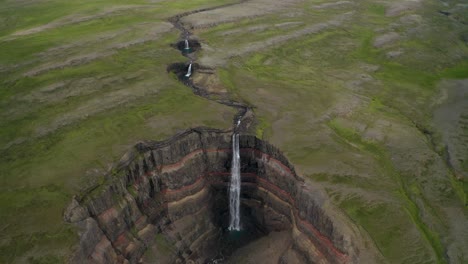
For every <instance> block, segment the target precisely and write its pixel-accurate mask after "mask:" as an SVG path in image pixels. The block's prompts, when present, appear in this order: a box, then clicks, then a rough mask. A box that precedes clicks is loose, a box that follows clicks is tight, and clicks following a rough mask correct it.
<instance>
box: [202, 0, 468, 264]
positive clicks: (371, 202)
mask: <svg viewBox="0 0 468 264" xmlns="http://www.w3.org/2000/svg"><path fill="white" fill-rule="evenodd" d="M355 5H358V6H355V7H354V10H355V11H356V14H355V15H354V16H353V18H352V19H351V20H350V21H349V22H348V23H346V25H344V26H341V27H340V28H339V29H330V30H325V31H323V32H319V33H317V34H310V35H307V36H304V37H300V38H297V39H295V40H293V41H289V42H288V43H287V44H284V45H279V46H276V47H273V48H270V49H266V50H264V51H261V52H256V53H252V54H245V55H243V56H240V57H235V58H232V59H231V60H230V62H229V63H228V64H227V65H226V66H224V68H223V69H222V70H220V71H221V75H220V76H221V77H222V79H223V81H224V83H225V84H226V86H227V87H229V88H230V89H231V91H232V93H233V94H235V95H236V96H237V98H242V99H245V100H246V101H248V102H249V103H251V104H253V105H255V106H256V107H257V108H256V109H255V112H256V115H257V118H258V120H259V122H258V126H257V128H256V131H254V133H256V134H257V136H261V137H263V138H265V139H268V140H270V141H272V143H274V144H276V145H277V146H279V147H280V149H282V150H283V151H285V152H286V154H287V156H288V157H289V158H290V159H291V161H292V162H293V164H295V166H296V168H297V169H298V171H299V172H300V173H302V174H303V175H307V176H309V178H310V179H311V180H312V181H315V182H317V183H320V184H322V185H323V186H325V188H326V190H327V191H328V193H329V195H330V196H331V198H332V199H333V201H334V203H335V204H336V205H338V206H339V207H341V208H342V209H343V210H344V211H345V212H346V213H347V214H348V216H349V217H350V218H351V219H353V221H355V222H357V223H358V224H360V225H361V226H362V227H363V228H364V229H365V230H366V231H367V232H368V233H369V234H370V236H371V237H372V238H373V239H374V241H375V243H376V245H377V247H378V248H379V250H380V251H381V253H382V254H383V255H384V256H385V257H386V259H387V260H389V262H390V263H445V262H447V261H448V260H447V258H446V255H445V254H446V251H445V249H444V246H443V244H444V243H445V246H447V244H446V243H447V241H449V240H450V239H451V238H448V237H449V235H448V233H450V231H449V230H450V228H451V227H450V226H449V225H450V223H449V220H448V218H450V217H452V216H448V215H447V211H446V210H445V209H446V208H451V207H457V208H460V207H463V204H464V203H465V202H464V201H463V200H464V199H466V198H464V197H466V194H465V193H466V185H467V183H466V182H465V183H464V182H463V181H456V180H454V178H453V172H452V171H450V169H448V168H447V167H446V166H445V165H444V162H443V159H442V158H441V156H439V154H441V153H440V146H439V145H438V144H440V141H438V140H440V138H439V139H438V138H437V129H436V128H435V127H434V124H433V121H432V112H433V111H434V108H435V107H436V105H435V101H436V100H437V98H438V97H439V94H440V90H439V87H438V83H439V82H440V81H441V80H443V79H466V78H468V65H467V64H466V58H467V54H468V46H467V45H466V43H462V41H461V40H460V38H459V36H460V35H459V34H461V33H460V31H456V30H455V29H454V28H453V24H452V22H451V21H449V20H447V19H446V18H444V17H443V16H438V15H435V14H436V11H434V9H433V7H432V6H430V7H425V8H421V9H420V10H418V11H417V12H416V14H418V15H419V16H420V17H422V18H423V19H424V23H422V24H419V25H416V24H411V25H409V26H408V25H405V24H404V23H401V22H399V21H398V20H397V19H395V18H392V17H385V16H384V14H385V9H386V7H385V6H384V5H379V4H374V3H367V2H360V4H357V3H355ZM304 9H305V10H307V7H304ZM346 10H347V9H346V8H343V9H333V10H329V11H318V12H317V11H314V10H312V9H311V10H310V13H307V15H305V16H306V17H295V18H290V17H285V16H274V15H272V16H270V17H267V18H259V19H250V20H245V21H243V22H241V23H235V24H234V23H233V24H224V25H221V26H219V27H216V28H213V29H210V30H207V31H206V32H202V33H199V35H200V36H201V37H202V39H203V40H204V41H206V42H207V43H208V44H209V45H210V46H223V47H226V48H227V49H233V48H234V47H231V46H232V45H241V46H242V44H245V43H247V42H249V41H253V40H254V39H256V38H257V37H259V38H264V39H265V40H267V39H268V38H270V37H272V36H275V35H279V34H284V32H282V31H281V30H277V29H275V27H274V26H272V24H276V23H284V22H287V21H301V22H305V23H304V25H297V26H296V27H302V26H305V25H307V24H310V23H319V22H320V21H323V20H324V18H325V17H332V16H333V15H336V14H339V13H340V12H341V13H343V12H344V11H346ZM348 10H349V8H348ZM268 21H270V22H268ZM271 21H273V22H271ZM265 23H269V27H267V28H266V29H264V30H263V31H261V32H260V33H254V34H252V33H249V30H251V28H250V27H251V26H252V25H256V24H260V25H262V24H265ZM391 23H393V24H392V26H388V25H389V24H391ZM415 27H416V29H417V30H415ZM236 29H237V31H236ZM429 29H430V30H429ZM229 30H230V31H231V32H234V33H233V34H228V35H226V36H225V37H223V38H222V39H220V32H224V31H229ZM286 31H287V30H286ZM385 31H392V32H397V33H398V34H400V36H403V37H401V39H400V40H399V41H397V42H395V43H390V44H387V45H386V46H384V47H383V48H380V47H376V46H374V40H375V39H376V37H377V36H378V35H381V34H383V33H384V32H385ZM413 31H414V32H413ZM238 32H239V33H238ZM379 32H380V33H379ZM382 32H383V33H382ZM457 32H458V33H457ZM234 39H237V41H234ZM234 43H235V44H234ZM230 45H231V46H230ZM391 50H404V53H403V55H400V56H399V57H395V58H389V56H388V54H387V52H389V51H391ZM465 135H466V134H465ZM438 146H439V147H438ZM398 161H401V162H398ZM465 181H466V179H465ZM463 186H465V187H463ZM463 188H465V189H464V190H463ZM460 197H461V198H462V199H460ZM461 210H462V211H463V212H464V213H463V214H464V215H465V220H464V221H466V215H467V210H466V207H465V208H464V209H461ZM455 221H457V220H455ZM461 240H462V241H464V242H461V243H466V242H467V241H466V239H464V238H461ZM459 250H461V251H463V247H459ZM467 259H468V256H467V255H466V251H465V253H464V254H461V255H458V258H452V259H451V261H454V263H459V261H461V262H463V261H466V260H467ZM461 262H460V263H461Z"/></svg>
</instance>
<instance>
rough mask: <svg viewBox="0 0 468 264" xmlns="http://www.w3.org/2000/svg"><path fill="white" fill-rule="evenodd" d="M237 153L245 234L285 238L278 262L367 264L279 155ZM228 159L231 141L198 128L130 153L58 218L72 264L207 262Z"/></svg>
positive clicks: (215, 248) (217, 230) (265, 149)
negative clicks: (71, 249)
mask: <svg viewBox="0 0 468 264" xmlns="http://www.w3.org/2000/svg"><path fill="white" fill-rule="evenodd" d="M240 152H241V177H242V193H241V199H242V204H241V208H242V220H241V221H242V223H243V225H244V226H245V228H248V229H251V230H254V231H255V232H256V233H257V234H268V233H269V232H273V231H285V230H287V231H290V232H291V237H292V241H293V242H292V245H291V247H290V248H289V250H288V252H285V253H284V255H285V256H286V255H291V254H294V255H300V256H301V258H302V259H303V260H305V261H307V262H308V263H363V262H369V259H367V258H368V256H369V254H362V253H360V252H363V251H365V250H367V248H364V246H363V245H364V243H362V241H363V238H362V234H361V233H360V231H359V230H357V229H356V227H354V226H353V225H350V224H349V223H348V222H347V220H346V219H343V217H342V216H340V215H339V214H337V213H335V211H334V209H332V208H331V205H330V204H329V203H328V202H327V198H326V195H324V194H323V192H321V191H320V190H318V189H316V188H314V187H313V186H311V185H310V184H308V183H306V182H305V181H304V180H303V179H302V178H300V177H299V176H298V175H296V173H295V171H294V168H293V166H292V165H291V164H290V163H289V162H288V160H287V159H286V158H285V157H284V156H283V155H282V153H281V152H280V151H279V150H278V149H276V148H275V147H273V146H272V145H270V144H269V143H267V142H265V141H262V140H260V139H258V138H255V137H254V136H250V135H241V136H240ZM231 157H232V151H231V134H230V133H228V132H223V131H219V130H213V129H206V128H200V129H192V130H188V131H186V132H184V133H181V134H179V135H176V136H174V137H173V138H171V139H169V140H167V141H163V142H142V143H139V144H137V145H136V146H135V148H134V150H132V151H130V152H128V153H127V154H126V155H125V156H124V157H123V158H122V160H121V161H120V163H119V164H118V165H117V166H116V167H115V168H114V169H113V171H112V172H111V173H110V174H109V175H107V176H106V181H105V182H104V183H103V184H101V185H99V186H96V187H95V188H94V189H93V190H90V191H88V192H87V193H86V194H83V195H81V197H75V198H74V199H73V201H72V203H71V204H70V206H69V207H68V208H67V210H66V212H65V216H64V218H65V220H66V221H68V222H71V223H75V224H76V226H77V227H78V229H79V235H80V243H79V246H78V249H77V250H76V253H75V255H74V256H73V258H72V259H71V262H72V263H83V262H87V263H139V262H142V261H143V260H145V259H146V260H151V258H152V257H151V256H153V258H156V257H157V258H158V260H160V261H161V260H164V261H165V262H168V263H189V262H193V263H204V262H205V261H206V260H208V259H210V258H213V257H215V256H216V255H217V254H218V253H219V242H218V241H219V240H220V237H221V236H222V235H223V233H224V232H225V230H226V227H227V222H228V217H229V215H228V214H229V213H228V211H229V210H228V202H227V199H228V197H227V196H228V194H227V186H228V184H229V177H230V173H229V171H230V163H231ZM161 240H163V241H164V243H161ZM148 251H151V252H150V253H151V254H149V253H148ZM289 251H294V252H293V253H291V252H289ZM145 252H146V253H148V254H149V255H148V254H147V255H145V256H144V258H143V255H144V254H145ZM150 255H151V256H150Z"/></svg>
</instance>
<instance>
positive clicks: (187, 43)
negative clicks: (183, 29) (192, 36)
mask: <svg viewBox="0 0 468 264" xmlns="http://www.w3.org/2000/svg"><path fill="white" fill-rule="evenodd" d="M185 49H186V50H189V49H190V46H189V42H188V40H185Z"/></svg>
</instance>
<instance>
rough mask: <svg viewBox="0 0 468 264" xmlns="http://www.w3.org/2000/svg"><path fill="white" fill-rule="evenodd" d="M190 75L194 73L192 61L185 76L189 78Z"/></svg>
mask: <svg viewBox="0 0 468 264" xmlns="http://www.w3.org/2000/svg"><path fill="white" fill-rule="evenodd" d="M190 75H192V63H190V65H189V66H188V70H187V74H185V77H187V78H189V77H190Z"/></svg>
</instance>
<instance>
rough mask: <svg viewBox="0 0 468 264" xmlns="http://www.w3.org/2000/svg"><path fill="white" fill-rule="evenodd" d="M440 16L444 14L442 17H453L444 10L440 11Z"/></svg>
mask: <svg viewBox="0 0 468 264" xmlns="http://www.w3.org/2000/svg"><path fill="white" fill-rule="evenodd" d="M439 14H442V15H444V16H450V15H451V13H450V12H447V11H442V10H439Z"/></svg>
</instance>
